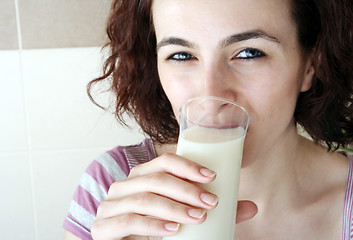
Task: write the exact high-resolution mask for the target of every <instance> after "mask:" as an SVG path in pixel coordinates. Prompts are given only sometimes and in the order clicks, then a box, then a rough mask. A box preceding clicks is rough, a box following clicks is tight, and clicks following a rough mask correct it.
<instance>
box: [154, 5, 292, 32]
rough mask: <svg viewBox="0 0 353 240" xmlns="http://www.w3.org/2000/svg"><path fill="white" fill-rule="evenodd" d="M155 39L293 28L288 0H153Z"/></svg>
mask: <svg viewBox="0 0 353 240" xmlns="http://www.w3.org/2000/svg"><path fill="white" fill-rule="evenodd" d="M152 14H153V22H154V27H155V30H156V35H157V39H158V38H161V37H165V36H164V35H175V34H188V35H190V34H194V33H196V32H197V33H201V32H204V33H205V34H209V36H210V37H211V36H212V35H219V34H222V35H227V34H228V35H229V34H234V33H235V32H244V31H249V30H264V31H266V32H274V33H276V32H277V33H281V34H286V31H292V30H294V24H293V22H292V19H291V14H290V0H153V2H152Z"/></svg>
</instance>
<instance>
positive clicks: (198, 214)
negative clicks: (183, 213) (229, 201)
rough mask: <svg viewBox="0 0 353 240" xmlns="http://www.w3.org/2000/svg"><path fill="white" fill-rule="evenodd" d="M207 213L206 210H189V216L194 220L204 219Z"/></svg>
mask: <svg viewBox="0 0 353 240" xmlns="http://www.w3.org/2000/svg"><path fill="white" fill-rule="evenodd" d="M205 213H206V210H204V209H197V208H191V209H189V210H188V214H189V216H190V217H193V218H198V219H200V218H202V217H203V216H204V215H205Z"/></svg>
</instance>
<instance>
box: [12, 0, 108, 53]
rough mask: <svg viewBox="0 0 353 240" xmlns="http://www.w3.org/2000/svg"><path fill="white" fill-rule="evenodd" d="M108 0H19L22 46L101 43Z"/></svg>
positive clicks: (47, 46)
mask: <svg viewBox="0 0 353 240" xmlns="http://www.w3.org/2000/svg"><path fill="white" fill-rule="evenodd" d="M110 3H111V1H109V0H98V1H97V0H75V1H72V0H60V1H58V0H19V11H20V22H21V32H22V42H23V48H24V49H33V48H62V47H90V46H101V45H103V44H104V42H105V40H104V39H105V33H104V31H105V21H106V18H107V13H108V12H109V8H110Z"/></svg>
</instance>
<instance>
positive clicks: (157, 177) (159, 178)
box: [149, 172, 167, 185]
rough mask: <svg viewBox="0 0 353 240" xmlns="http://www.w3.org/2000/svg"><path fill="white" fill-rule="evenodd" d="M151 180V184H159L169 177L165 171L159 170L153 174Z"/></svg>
mask: <svg viewBox="0 0 353 240" xmlns="http://www.w3.org/2000/svg"><path fill="white" fill-rule="evenodd" d="M149 180H150V183H151V185H158V184H161V183H163V182H165V181H166V180H167V178H166V174H165V173H163V172H157V173H153V174H151V176H150V178H149Z"/></svg>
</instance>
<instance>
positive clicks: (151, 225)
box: [91, 214, 180, 240]
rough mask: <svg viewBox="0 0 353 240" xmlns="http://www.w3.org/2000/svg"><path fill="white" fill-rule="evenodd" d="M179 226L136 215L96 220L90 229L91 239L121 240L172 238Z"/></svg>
mask: <svg viewBox="0 0 353 240" xmlns="http://www.w3.org/2000/svg"><path fill="white" fill-rule="evenodd" d="M179 227H180V224H179V223H175V222H169V221H165V220H160V219H154V218H148V217H144V216H140V215H138V214H124V215H119V216H115V217H113V218H106V219H99V220H96V221H95V222H94V223H93V225H92V228H91V234H92V237H93V239H95V240H100V239H102V240H103V239H121V238H123V237H127V236H130V235H139V236H154V237H161V236H172V235H175V234H176V233H177V232H178V230H179Z"/></svg>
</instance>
